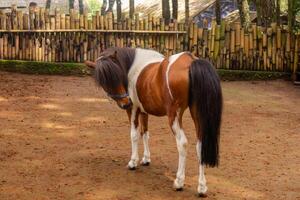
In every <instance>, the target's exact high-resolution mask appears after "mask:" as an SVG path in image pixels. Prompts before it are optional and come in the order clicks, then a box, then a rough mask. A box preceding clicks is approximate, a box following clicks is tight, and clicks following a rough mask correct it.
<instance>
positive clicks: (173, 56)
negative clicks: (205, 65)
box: [166, 52, 185, 100]
mask: <svg viewBox="0 0 300 200" xmlns="http://www.w3.org/2000/svg"><path fill="white" fill-rule="evenodd" d="M184 53H185V52H181V53H178V54H175V55H172V56H170V57H169V64H168V67H167V71H166V82H167V88H168V91H169V94H170V96H171V99H172V100H173V99H174V97H173V94H172V91H171V89H170V84H169V71H170V69H171V65H172V64H173V63H174V62H175V61H176V60H177V59H178V58H179V57H180V56H181V55H182V54H184Z"/></svg>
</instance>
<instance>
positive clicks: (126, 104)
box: [118, 98, 132, 110]
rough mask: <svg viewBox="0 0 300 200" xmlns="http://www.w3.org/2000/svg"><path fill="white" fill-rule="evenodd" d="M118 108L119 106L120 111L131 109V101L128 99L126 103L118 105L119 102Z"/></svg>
mask: <svg viewBox="0 0 300 200" xmlns="http://www.w3.org/2000/svg"><path fill="white" fill-rule="evenodd" d="M118 106H119V107H120V108H121V109H123V110H127V109H129V108H131V107H132V101H131V99H130V98H128V101H127V103H122V102H121V103H119V102H118Z"/></svg>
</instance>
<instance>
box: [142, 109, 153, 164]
mask: <svg viewBox="0 0 300 200" xmlns="http://www.w3.org/2000/svg"><path fill="white" fill-rule="evenodd" d="M140 127H141V136H142V138H143V143H144V156H143V159H142V160H141V165H144V166H148V165H149V164H150V162H151V160H150V149H149V132H148V114H146V113H141V114H140Z"/></svg>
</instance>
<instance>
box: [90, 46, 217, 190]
mask: <svg viewBox="0 0 300 200" xmlns="http://www.w3.org/2000/svg"><path fill="white" fill-rule="evenodd" d="M85 63H86V65H87V66H89V67H93V68H95V79H96V82H97V83H98V84H99V85H100V86H101V87H102V88H103V89H104V90H105V91H106V93H107V94H108V96H109V97H111V98H112V99H114V100H115V101H116V102H117V104H118V105H119V107H121V108H122V109H124V110H126V112H127V114H128V117H129V121H130V124H131V131H130V136H131V145H132V154H131V159H130V161H129V163H128V168H129V169H135V168H136V167H137V166H138V161H139V155H138V140H139V136H140V135H141V136H142V138H143V142H144V155H143V158H142V160H141V162H140V164H141V165H149V164H150V151H149V146H148V140H149V133H148V114H151V115H155V116H164V115H167V116H168V118H169V125H170V128H171V130H172V132H173V134H174V136H175V138H176V143H177V149H178V152H179V163H178V171H177V174H176V179H175V181H174V188H175V189H177V190H181V189H182V188H183V186H184V179H185V163H186V147H187V138H186V136H185V133H184V131H183V129H182V115H183V113H184V111H185V110H186V109H187V108H188V107H189V109H190V113H191V116H192V118H193V121H194V123H195V127H196V134H197V138H198V140H197V146H196V149H197V156H198V159H199V182H198V189H197V190H198V193H199V195H200V196H203V195H205V193H206V192H207V186H206V179H205V176H204V166H205V165H208V166H210V167H214V166H217V165H218V160H219V136H220V125H221V115H222V104H223V100H222V90H221V86H220V80H219V77H218V75H217V74H216V72H215V70H214V67H213V66H212V64H211V63H210V62H208V61H206V60H203V59H198V58H196V57H194V56H192V55H191V54H190V53H188V52H182V53H179V54H176V55H172V56H170V57H166V58H165V57H164V56H163V55H162V54H160V53H158V52H156V51H153V50H146V49H140V48H137V49H133V48H111V49H107V50H106V51H104V52H103V53H102V54H101V56H100V57H99V58H98V59H97V61H96V63H94V62H91V61H86V62H85Z"/></svg>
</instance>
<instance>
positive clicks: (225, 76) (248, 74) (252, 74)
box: [217, 69, 291, 81]
mask: <svg viewBox="0 0 300 200" xmlns="http://www.w3.org/2000/svg"><path fill="white" fill-rule="evenodd" d="M217 72H218V74H219V76H220V78H221V79H222V80H226V81H239V80H240V81H254V80H275V79H287V80H289V79H290V76H291V75H290V74H289V73H285V72H266V71H247V70H228V69H218V70H217Z"/></svg>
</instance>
